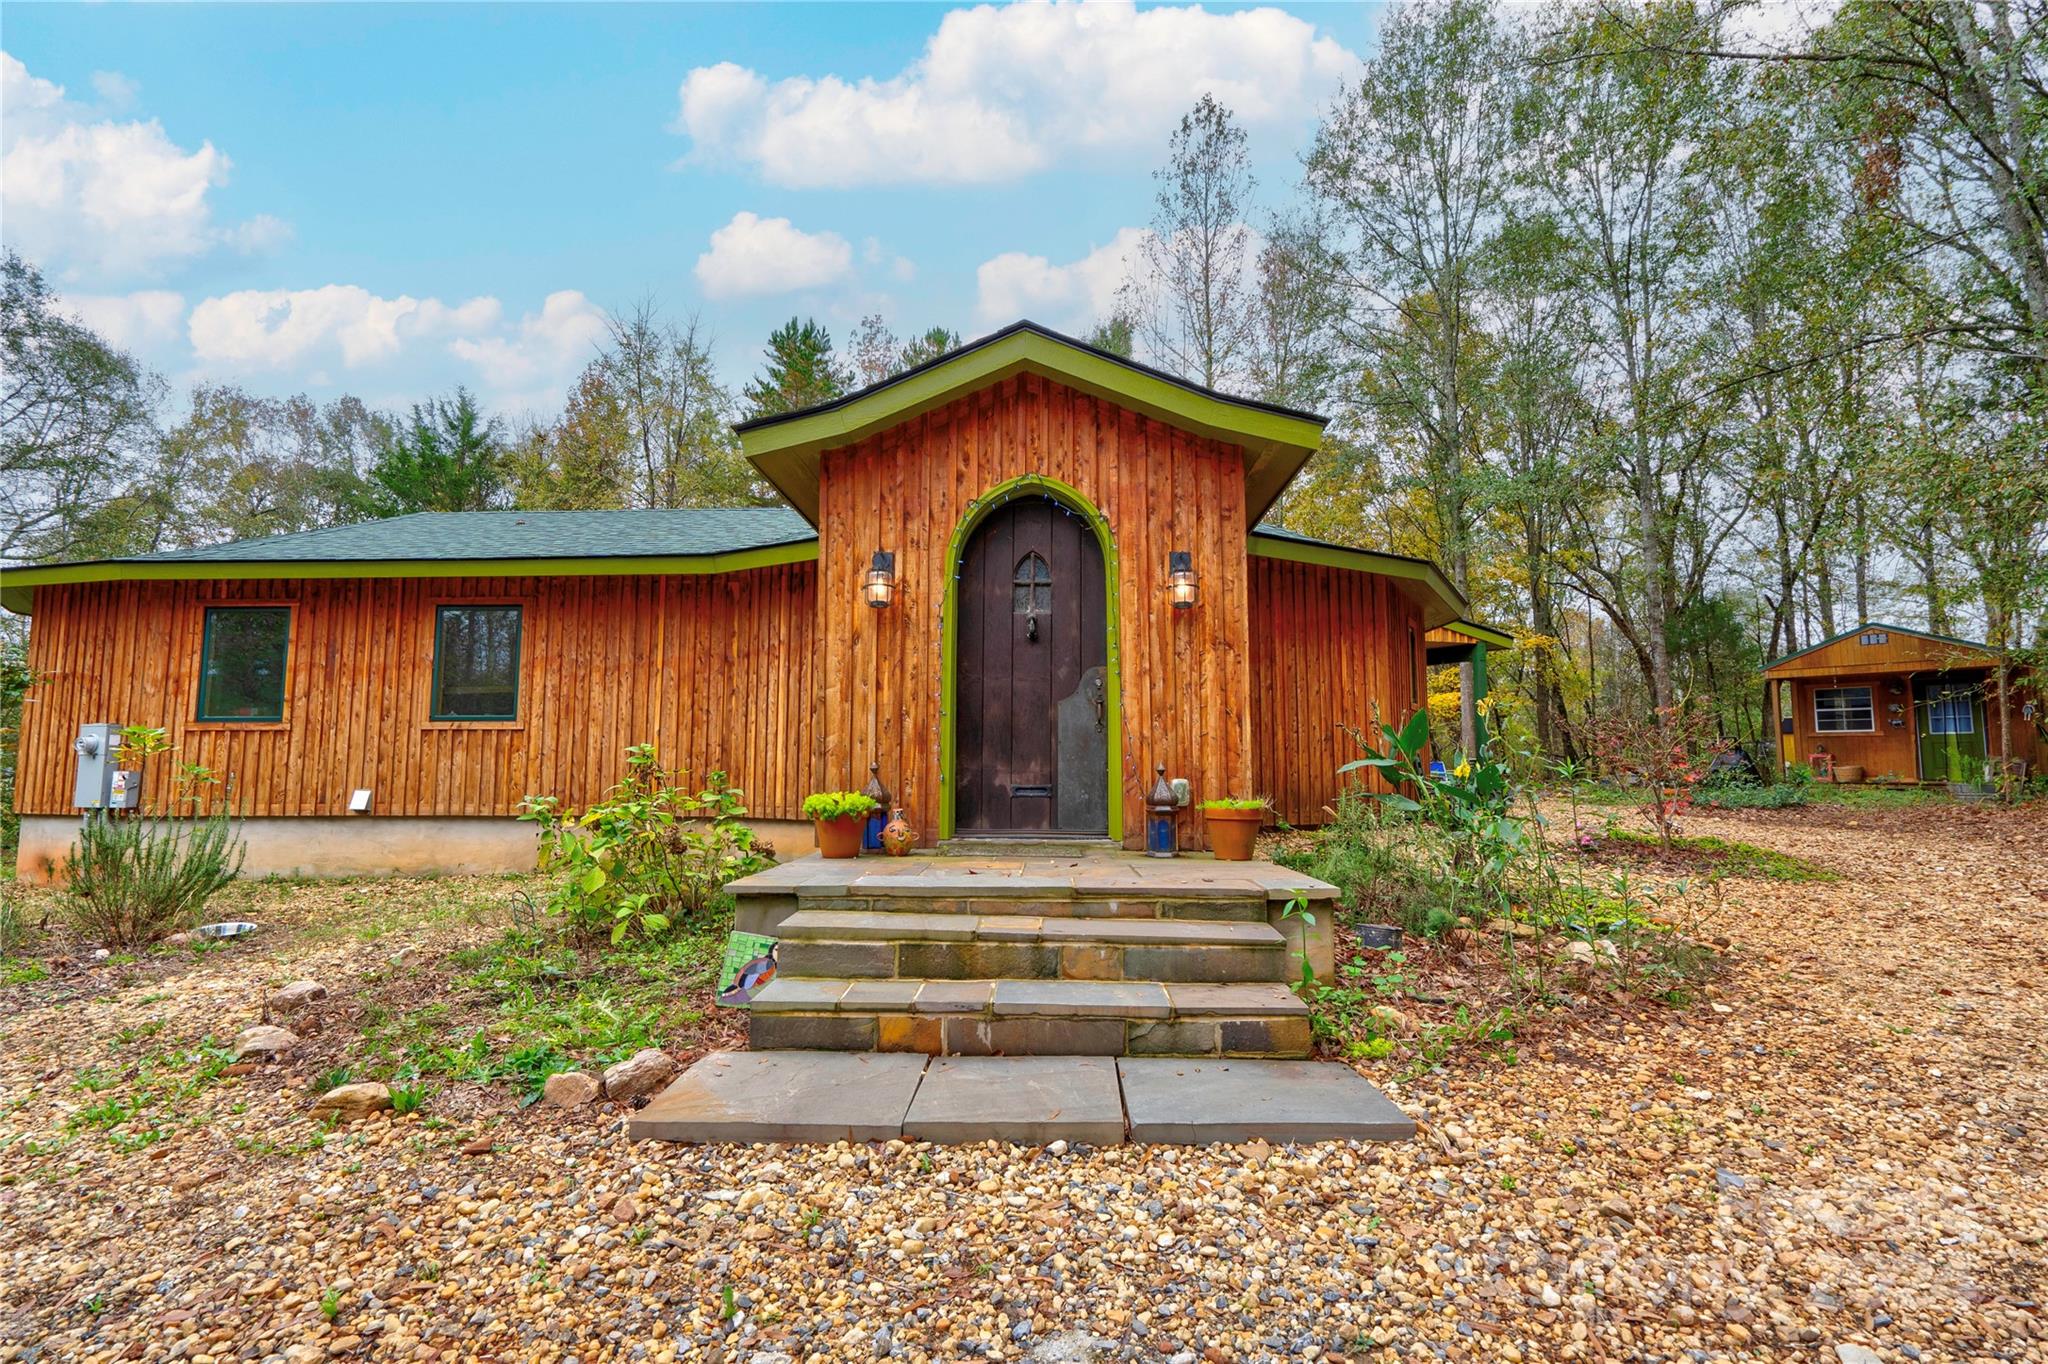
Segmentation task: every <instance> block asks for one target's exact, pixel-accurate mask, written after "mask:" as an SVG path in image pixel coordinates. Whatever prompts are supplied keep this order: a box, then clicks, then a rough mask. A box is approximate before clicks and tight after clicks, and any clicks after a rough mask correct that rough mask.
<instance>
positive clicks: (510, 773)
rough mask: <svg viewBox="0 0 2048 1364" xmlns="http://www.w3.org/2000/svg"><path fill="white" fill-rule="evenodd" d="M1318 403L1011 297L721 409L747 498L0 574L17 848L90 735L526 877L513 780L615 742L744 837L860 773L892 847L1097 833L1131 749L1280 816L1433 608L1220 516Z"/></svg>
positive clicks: (1409, 650) (1343, 550)
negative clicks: (10, 689)
mask: <svg viewBox="0 0 2048 1364" xmlns="http://www.w3.org/2000/svg"><path fill="white" fill-rule="evenodd" d="M1322 427H1323V420H1322V419H1321V418H1318V417H1315V416H1313V415H1311V414H1307V413H1302V412H1295V411H1290V410H1288V409H1285V408H1280V407H1275V406H1273V405H1270V404H1266V403H1260V402H1255V401H1251V400H1248V399H1243V398H1237V397H1232V396H1229V395H1225V394H1222V393H1218V392H1213V391H1210V390H1207V389H1204V388H1200V387H1198V386H1195V385H1191V384H1188V383H1185V382H1182V381H1180V380H1178V379H1175V378H1172V377H1171V376H1168V375H1166V374H1163V373H1160V372H1158V371H1155V370H1152V369H1150V368H1148V367H1146V366H1143V365H1140V364H1135V363H1133V362H1131V361H1129V360H1125V359H1122V358H1120V357H1117V356H1114V355H1111V354H1108V353H1105V352H1102V351H1098V350H1095V349H1093V348H1091V347H1089V346H1086V345H1084V344H1082V343H1080V342H1078V341H1074V340H1072V339H1070V338H1067V337H1064V336H1061V335H1059V334H1057V333H1054V332H1050V331H1047V330H1046V329H1044V328H1042V327H1038V326H1036V325H1033V324H1031V323H1018V324H1015V325H1013V326H1011V327H1008V328H1005V329H1004V330H1002V331H1000V332H997V333H995V334H993V335H991V336H988V337H985V338H983V339H981V340H979V341H976V342H973V343H971V344H970V345H967V346H965V347H962V348H961V349H959V350H956V351H953V352H951V353H950V354H948V355H945V356H942V357H940V358H938V359H936V360H934V361H932V362H930V363H928V364H926V365H923V366H920V367H919V368H917V369H914V370H911V371H909V372H908V373H905V374H902V375H898V376H896V377H894V378H892V379H889V380H887V381H885V382H883V383H879V384H876V385H873V386H871V387H868V388H865V389H862V390H860V391H858V392H856V393H853V394H851V395H849V396H847V397H845V398H843V399H840V400H838V401H836V402H833V403H830V404H827V405H825V406H822V407H817V408H811V409H807V410H805V411H801V412H796V413H791V414H788V415H786V416H778V417H773V418H767V419H763V420H757V421H753V422H748V423H744V424H742V425H741V426H740V427H739V428H738V429H739V432H740V436H741V439H742V442H743V444H744V448H745V449H746V452H747V454H748V456H749V458H750V459H752V461H753V462H754V464H755V466H756V467H757V468H758V469H760V471H761V472H762V473H763V475H764V476H766V477H767V478H768V479H769V480H770V481H771V482H772V483H773V484H774V485H775V487H776V488H777V489H779V490H780V492H781V493H782V495H783V496H784V498H785V499H786V500H787V502H788V504H789V506H788V507H786V508H750V509H738V510H710V509H706V510H675V511H616V512H478V513H451V514H421V515H417V516H411V517H402V518H397V519H394V520H389V521H379V522H369V523H363V524H358V525H351V526H341V527H336V528H333V529H330V530H321V531H313V532H308V533H305V534H300V535H286V536H278V537H273V538H270V539H264V540H252V541H242V542H236V543H231V544H224V545H214V546H209V547H206V548H203V549H194V550H182V551H174V552H170V553H165V554H156V555H145V556H139V557H136V558H130V559H122V560H114V561H105V562H96V563H79V564H61V565H49V566H41V567H35V568H24V569H12V570H8V571H7V572H6V574H5V578H4V581H0V604H4V605H5V606H6V607H7V608H8V609H10V610H15V611H29V612H32V613H33V617H34V619H33V626H32V631H31V642H30V663H31V665H32V666H33V667H34V668H35V669H36V670H38V671H39V672H40V673H41V674H43V675H44V676H45V678H46V679H47V680H46V682H45V683H44V684H43V685H41V686H39V687H37V688H35V689H34V691H33V692H32V693H31V701H30V704H29V706H28V708H27V715H26V720H25V723H24V727H23V734H22V742H21V760H20V764H21V765H20V773H19V782H18V791H17V804H18V807H19V809H20V811H21V813H22V815H23V816H24V819H23V839H22V850H21V853H20V865H21V869H22V870H23V872H24V873H26V874H29V875H36V874H38V873H40V872H42V871H44V870H46V869H47V867H48V865H49V863H50V862H52V861H53V860H54V859H55V858H56V857H58V856H61V853H62V850H63V848H64V847H65V846H67V845H68V842H69V837H70V829H71V828H72V827H73V825H74V824H75V820H76V813H75V812H74V811H73V809H72V808H71V798H72V775H73V758H72V752H71V746H72V741H73V739H74V737H75V736H76V734H77V732H78V730H79V727H80V726H81V725H83V724H87V723H93V722H111V723H118V724H146V725H160V726H162V727H164V728H165V729H167V730H168V731H169V733H170V737H171V740H172V742H174V743H175V744H177V745H178V749H179V755H180V757H181V758H182V759H184V760H187V761H193V762H202V763H205V764H207V765H208V766H210V767H213V768H215V769H216V770H219V771H222V772H228V773H232V774H234V776H235V779H236V784H237V791H238V795H239V798H240V801H241V804H242V808H243V810H244V812H245V813H246V814H247V815H248V816H249V820H248V829H249V837H250V844H251V863H250V865H251V869H252V870H279V871H298V872H357V871H362V870H371V869H382V870H391V869H394V868H400V869H430V868H451V869H452V868H471V867H479V868H480V867H499V866H518V865H522V864H530V861H531V856H532V839H531V833H530V830H529V829H528V828H527V826H524V825H519V824H515V823H513V822H512V820H511V818H510V817H511V816H512V814H513V812H514V811H515V810H516V808H517V807H518V805H519V803H520V801H521V800H522V798H523V797H525V796H527V795H528V794H550V795H556V796H559V797H561V798H562V799H563V800H564V801H566V802H568V803H570V804H576V805H580V804H583V803H586V802H588V801H590V800H592V799H594V798H596V797H597V796H599V795H600V794H601V793H602V792H603V791H604V789H605V788H606V787H607V786H608V785H609V784H611V783H612V782H613V781H615V780H617V778H618V777H619V776H620V774H621V769H622V761H623V753H624V751H625V749H626V747H627V746H628V745H630V744H634V743H653V744H655V745H656V746H657V748H658V749H659V751H660V752H661V754H662V755H663V757H664V758H665V759H666V760H668V761H669V762H671V763H672V764H675V765H679V766H682V767H684V768H687V769H690V770H692V771H694V772H697V773H700V774H701V773H704V772H707V771H709V770H711V769H714V768H717V769H722V770H725V771H726V772H728V773H729V774H730V775H731V777H732V779H733V780H734V781H735V782H737V783H738V784H739V785H740V786H742V787H743V788H745V790H746V793H747V803H748V805H749V807H750V809H751V811H752V813H753V814H754V816H755V817H756V818H757V819H759V820H761V821H762V822H764V823H765V824H767V825H769V826H770V829H771V834H772V836H773V837H774V838H775V840H776V842H777V844H778V846H780V847H782V848H784V849H785V850H788V849H791V848H794V847H798V846H801V845H803V844H805V843H806V842H807V832H806V831H805V830H804V828H803V826H801V825H800V824H799V823H797V821H798V818H799V806H800V805H801V802H802V798H803V795H804V794H805V793H806V792H807V791H810V790H818V789H833V788H849V787H852V788H857V787H859V786H860V785H861V784H862V783H863V782H864V781H865V780H866V778H867V776H868V770H869V766H870V764H873V765H874V766H875V767H877V768H878V769H879V771H880V773H881V776H882V779H883V781H884V782H885V783H886V784H887V785H889V787H890V788H891V789H892V791H893V793H894V795H895V797H896V800H897V802H898V803H900V804H902V805H903V806H904V808H905V811H906V814H907V815H908V817H909V818H910V819H911V820H912V822H913V823H914V824H915V825H916V826H917V828H918V829H919V831H920V833H921V835H922V838H923V841H925V842H926V843H932V842H936V841H938V840H941V839H946V838H952V837H956V836H960V835H968V834H1003V835H1015V834H1028V835H1033V836H1044V837H1072V838H1090V837H1093V838H1098V839H1111V840H1117V841H1120V842H1124V843H1126V844H1135V843H1136V841H1137V838H1138V836H1139V832H1140V829H1141V818H1142V810H1143V798H1144V793H1145V791H1146V789H1147V788H1148V787H1149V785H1150V783H1151V779H1152V776H1153V772H1154V768H1155V766H1158V765H1164V766H1165V768H1166V769H1167V772H1168V774H1169V775H1171V776H1176V777H1185V778H1187V779H1188V781H1189V782H1190V784H1191V786H1192V788H1193V790H1194V793H1195V796H1196V798H1197V799H1198V800H1199V799H1201V798H1205V797H1210V796H1224V795H1252V794H1259V795H1270V796H1271V797H1272V798H1273V800H1274V804H1275V807H1276V809H1277V810H1278V812H1279V813H1280V814H1281V815H1282V816H1284V817H1285V818H1287V819H1288V820H1290V821H1293V822H1296V823H1314V822H1317V821H1318V820H1319V819H1320V818H1321V811H1322V810H1323V808H1324V807H1325V806H1326V805H1328V804H1329V803H1330V802H1331V801H1333V800H1334V798H1335V795H1336V792H1337V789H1338V780H1339V779H1338V777H1337V775H1336V769H1337V768H1338V767H1339V766H1340V765H1341V764H1342V763H1344V762H1346V761H1348V760H1349V759H1350V758H1352V757H1355V756H1356V751H1355V748H1354V747H1353V746H1352V744H1351V743H1350V740H1349V739H1348V737H1347V736H1346V734H1345V732H1344V731H1345V727H1347V726H1359V727H1364V726H1368V725H1370V723H1371V722H1372V720H1373V718H1374V716H1375V713H1378V714H1380V715H1384V716H1386V717H1388V718H1390V719H1394V720H1396V721H1398V720H1400V719H1402V718H1405V716H1406V715H1407V714H1409V713H1410V712H1411V711H1412V710H1413V709H1414V708H1416V707H1418V706H1420V705H1423V704H1425V697H1424V676H1423V670H1424V664H1425V658H1426V644H1425V641H1426V640H1427V639H1428V638H1429V634H1430V632H1431V631H1432V630H1435V629H1437V628H1438V627H1442V626H1447V625H1451V624H1452V623H1453V622H1457V621H1459V620H1460V618H1461V617H1462V616H1463V615H1464V612H1465V604H1464V602H1463V600H1462V599H1461V598H1460V596H1459V594H1458V593H1457V592H1456V591H1454V590H1453V589H1452V588H1451V586H1450V584H1449V583H1448V582H1447V581H1446V580H1445V579H1444V577H1443V575H1442V574H1441V573H1440V572H1438V570H1437V569H1436V568H1435V567H1434V566H1432V565H1430V564H1428V563H1426V562H1423V561H1421V560H1416V559H1409V558H1403V557H1401V556H1397V555H1389V554H1379V553H1374V552H1370V551H1365V550H1359V549H1354V548H1348V547H1345V546H1341V545H1334V544H1327V543H1324V542H1321V541H1317V540H1312V539H1309V538H1307V537H1304V536H1300V535H1295V534H1292V533H1290V532H1287V531H1284V530H1281V529H1279V528H1277V527H1273V526H1269V525H1265V524H1263V523H1262V521H1261V518H1262V517H1263V516H1264V514H1265V513H1266V512H1267V510H1268V509H1269V508H1270V507H1271V506H1272V505H1273V503H1274V501H1275V500H1276V499H1277V498H1278V497H1279V496H1280V495H1281V493H1282V491H1283V490H1284V489H1285V488H1286V486H1287V484H1288V483H1289V481H1290V480H1291V479H1293V478H1294V476H1295V475H1296V474H1297V473H1298V472H1299V470H1300V469H1301V467H1302V465H1303V464H1304V463H1305V462H1306V461H1307V460H1308V458H1309V457H1310V456H1311V455H1312V454H1313V453H1314V451H1315V449H1316V448H1317V446H1318V444H1319V442H1320V439H1321V435H1322ZM365 791H367V792H368V793H369V795H368V796H367V797H365V796H362V795H359V794H357V793H359V792H365ZM352 806H354V807H356V808H352ZM1182 828H1183V837H1184V839H1185V840H1186V841H1187V842H1188V843H1190V844H1194V845H1199V844H1200V842H1201V840H1202V838H1203V830H1202V827H1201V820H1200V817H1199V814H1191V815H1190V816H1189V817H1188V818H1186V819H1184V820H1183V823H1182Z"/></svg>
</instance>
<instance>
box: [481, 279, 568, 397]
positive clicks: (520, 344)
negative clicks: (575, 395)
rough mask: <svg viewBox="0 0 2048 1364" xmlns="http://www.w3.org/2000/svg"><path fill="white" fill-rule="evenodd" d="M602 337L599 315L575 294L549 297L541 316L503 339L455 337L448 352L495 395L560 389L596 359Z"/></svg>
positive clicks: (502, 335)
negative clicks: (466, 364) (473, 370)
mask: <svg viewBox="0 0 2048 1364" xmlns="http://www.w3.org/2000/svg"><path fill="white" fill-rule="evenodd" d="M604 337H605V313H604V309H602V308H600V307H598V306H597V305H596V304H595V303H592V302H591V301H590V300H589V299H587V298H585V297H584V296H583V295H582V294H581V293H579V292H577V291H576V290H574V289H563V290H560V291H558V292H556V293H552V294H549V295H548V296H547V298H546V300H545V301H544V302H542V304H541V308H540V311H539V312H537V313H528V314H527V315H526V316H525V317H522V318H520V319H519V325H518V326H517V327H516V328H514V329H512V330H510V331H508V332H504V333H500V334H498V335H493V336H483V337H474V338H472V337H459V338H457V339H456V340H454V341H452V342H450V343H449V346H448V349H449V350H450V351H452V352H454V353H455V355H456V356H458V357H459V358H461V359H463V360H466V361H468V362H469V363H470V364H471V365H472V366H474V367H475V368H476V371H477V375H478V377H479V378H480V379H481V380H482V381H483V382H484V383H485V384H486V385H487V386H489V387H490V388H493V389H498V390H506V389H516V388H525V389H532V388H536V387H541V386H559V385H561V384H565V383H567V382H568V379H569V377H570V376H571V375H573V374H574V373H575V372H576V370H577V369H578V368H580V367H581V366H582V365H583V364H584V363H585V362H586V361H588V360H589V359H590V357H591V356H592V355H593V354H595V353H596V351H597V348H598V346H599V345H600V344H601V343H602V342H603V341H604Z"/></svg>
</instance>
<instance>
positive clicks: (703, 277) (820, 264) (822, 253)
mask: <svg viewBox="0 0 2048 1364" xmlns="http://www.w3.org/2000/svg"><path fill="white" fill-rule="evenodd" d="M852 271H853V247H852V246H850V245H848V244H847V241H846V238H844V237H842V236H840V235H839V234H838V233H836V232H805V231H803V230H801V229H799V228H798V227H797V226H796V225H795V224H793V223H791V222H790V220H789V219H787V218H763V217H761V216H759V215H758V214H753V213H748V212H745V211H741V212H739V213H735V214H733V215H732V221H731V222H729V223H727V224H726V225H725V226H724V227H721V228H719V229H718V230H717V231H716V232H713V233H712V234H711V249H710V250H709V251H706V252H705V253H704V254H703V255H701V256H699V257H697V283H698V284H700V285H701V286H703V289H704V294H705V296H706V297H707V298H739V297H742V296H744V295H748V294H788V293H795V292H797V291H798V290H801V289H816V288H818V287H820V286H822V285H826V284H833V283H836V282H838V281H839V280H842V279H845V278H846V277H847V276H848V275H849V274H851V273H852Z"/></svg>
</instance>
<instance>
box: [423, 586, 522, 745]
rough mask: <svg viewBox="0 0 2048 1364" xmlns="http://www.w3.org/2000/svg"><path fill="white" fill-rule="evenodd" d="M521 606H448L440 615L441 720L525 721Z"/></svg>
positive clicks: (436, 710)
mask: <svg viewBox="0 0 2048 1364" xmlns="http://www.w3.org/2000/svg"><path fill="white" fill-rule="evenodd" d="M519 627H520V609H519V608H518V607H516V606H443V607H440V608H438V609H437V610H436V611H435V613H434V696H433V709H432V711H431V712H430V715H431V718H433V719H436V720H516V719H518V718H519Z"/></svg>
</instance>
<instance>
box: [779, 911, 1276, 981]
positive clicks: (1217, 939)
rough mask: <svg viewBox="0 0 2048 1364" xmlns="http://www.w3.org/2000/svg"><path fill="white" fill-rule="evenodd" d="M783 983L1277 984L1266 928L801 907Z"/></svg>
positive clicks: (794, 918)
mask: <svg viewBox="0 0 2048 1364" xmlns="http://www.w3.org/2000/svg"><path fill="white" fill-rule="evenodd" d="M781 936H782V946H781V950H780V952H779V954H778V957H777V961H778V965H779V969H780V971H781V973H782V974H783V975H784V976H786V977H814V976H822V977H856V978H864V979H898V980H905V979H930V980H979V979H996V978H1010V979H1018V980H1041V979H1058V980H1152V981H1190V982H1192V981H1209V982H1217V983H1228V982H1233V981H1287V980H1289V979H1290V978H1291V976H1292V971H1291V962H1292V958H1291V956H1290V954H1289V952H1288V950H1287V939H1286V937H1285V935H1283V934H1282V933H1281V932H1280V931H1279V930H1278V929H1276V928H1273V927H1272V926H1271V925H1269V924H1266V923H1263V922H1262V923H1237V922H1216V921H1209V920H1193V919H1190V920H1176V919H1087V918H1069V917H1062V916H1053V917H1047V916H1042V915H1020V914H933V913H926V912H918V911H889V912H878V911H865V910H801V911H799V912H797V913H795V914H792V915H790V916H789V917H788V918H787V919H784V920H783V921H782V928H781Z"/></svg>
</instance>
